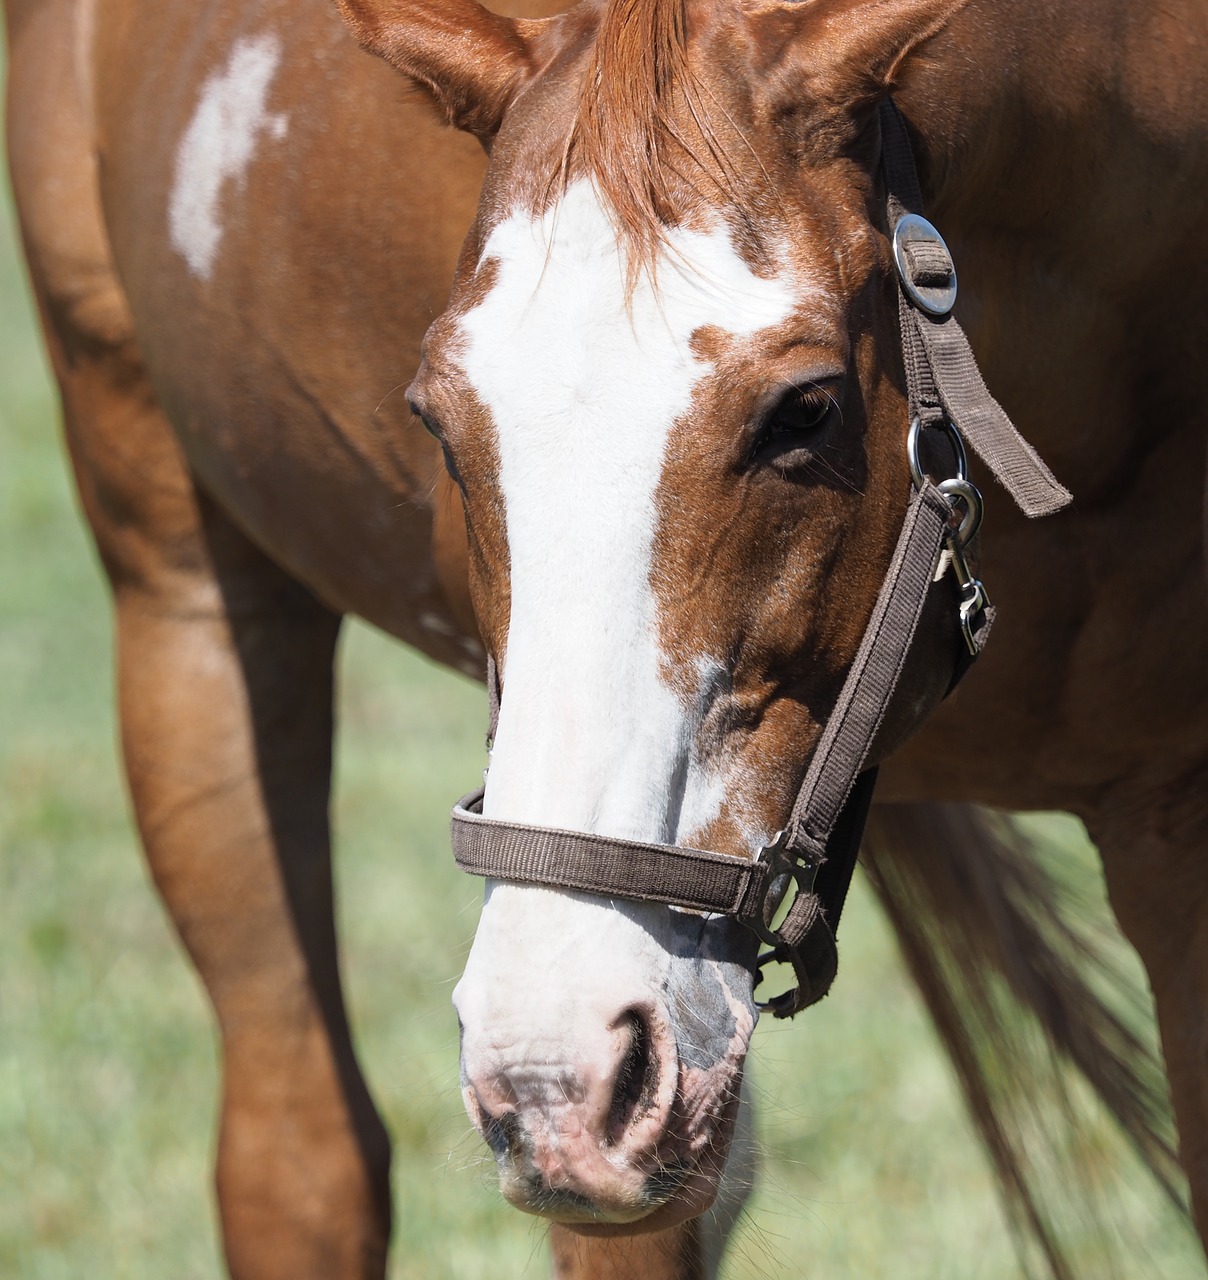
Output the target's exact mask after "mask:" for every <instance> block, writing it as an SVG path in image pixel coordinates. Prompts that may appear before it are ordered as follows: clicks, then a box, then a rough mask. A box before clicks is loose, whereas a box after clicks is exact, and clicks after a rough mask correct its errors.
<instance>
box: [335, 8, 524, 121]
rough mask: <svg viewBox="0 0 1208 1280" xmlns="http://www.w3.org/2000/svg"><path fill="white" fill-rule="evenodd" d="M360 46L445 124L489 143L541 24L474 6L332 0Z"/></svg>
mask: <svg viewBox="0 0 1208 1280" xmlns="http://www.w3.org/2000/svg"><path fill="white" fill-rule="evenodd" d="M336 3H337V4H338V5H339V8H340V12H341V13H342V14H343V15H344V20H345V22H347V23H348V25H349V27H350V28H351V29H352V33H353V35H354V36H356V38H357V41H358V43H359V44H360V45H361V47H362V48H363V49H365V50H367V51H368V52H369V53H375V54H377V55H378V57H380V58H384V59H385V60H386V61H387V62H388V63H389V64H390V65H391V66H392V67H394V68H395V69H396V70H397V71H401V72H402V73H403V75H405V76H406V77H407V78H408V79H410V80H411V81H413V82H414V84H415V85H416V87H417V88H418V89H420V90H421V91H422V92H423V93H425V94H426V95H427V96H428V97H429V98H430V99H431V100H432V102H433V103H435V105H436V107H437V108H438V109H439V110H440V111H441V113H442V114H443V115H444V116H445V118H446V119H447V120H448V121H449V123H450V124H454V125H456V126H457V128H459V129H464V130H466V132H467V133H472V134H474V135H475V136H476V137H478V138H480V139H481V140H482V141H483V142H484V143H489V142H490V140H491V139H492V138H493V137H494V136H495V134H496V133H497V132H498V130H499V126H500V123H501V122H502V120H503V116H504V112H505V111H506V110H507V109H508V106H509V104H510V103H511V101H512V99H513V98H514V97H515V96H516V94H517V93H518V92H519V91H520V89H521V88H522V87H523V85H524V83H525V81H526V80H527V79H528V78H529V76H530V75H531V74H532V70H533V60H532V54H531V49H530V44H529V40H530V37H531V36H532V35H533V34H534V33H535V31H536V30H538V29H540V28H541V27H542V26H543V25H544V24H542V23H540V22H534V21H522V20H519V19H513V18H504V17H501V16H500V15H499V14H496V13H491V12H490V10H488V9H484V8H483V7H482V5H480V4H477V3H475V0H336Z"/></svg>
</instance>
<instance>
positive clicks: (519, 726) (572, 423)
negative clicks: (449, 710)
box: [461, 180, 801, 842]
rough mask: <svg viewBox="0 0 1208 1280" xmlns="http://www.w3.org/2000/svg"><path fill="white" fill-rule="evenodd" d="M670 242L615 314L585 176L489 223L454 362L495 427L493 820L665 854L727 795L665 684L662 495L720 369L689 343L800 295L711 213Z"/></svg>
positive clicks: (774, 320) (752, 327)
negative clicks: (488, 272) (499, 655)
mask: <svg viewBox="0 0 1208 1280" xmlns="http://www.w3.org/2000/svg"><path fill="white" fill-rule="evenodd" d="M668 239H669V245H668V247H667V250H666V251H664V253H663V254H662V255H661V257H660V259H659V262H658V264H657V272H656V277H655V278H656V279H657V287H656V286H655V285H654V284H653V283H652V282H651V280H650V279H649V278H648V277H646V276H643V277H642V279H641V280H640V281H639V283H638V285H637V288H636V291H635V292H634V294H633V296H632V298H631V299H630V301H629V305H628V307H627V306H626V296H625V262H624V257H623V251H622V250H621V248H620V247H619V246H618V244H617V240H616V235H615V232H614V228H613V225H612V223H611V221H610V219H609V216H608V213H607V211H606V210H605V209H604V208H603V206H602V204H601V202H600V199H599V196H598V194H597V192H596V190H595V188H594V186H593V185H592V184H591V183H590V182H588V181H586V180H581V181H579V182H576V183H574V184H573V185H572V186H571V187H570V188H569V189H568V190H567V192H566V194H565V196H564V198H563V199H562V200H561V201H560V202H558V203H557V204H556V205H555V206H554V207H553V208H551V209H550V210H548V211H547V212H546V213H545V214H544V215H542V216H540V217H536V218H534V216H533V215H532V214H530V213H527V212H524V211H517V212H515V213H513V214H512V215H511V216H509V217H508V218H507V219H506V220H504V221H503V222H501V223H500V224H498V225H497V226H496V227H495V228H494V229H493V230H492V231H491V233H490V235H489V237H488V239H487V243H486V246H485V248H484V251H483V261H484V263H485V262H490V261H494V262H495V263H496V264H497V265H496V270H497V275H496V279H495V281H494V283H493V286H492V288H491V289H490V291H489V292H488V293H487V295H486V296H485V297H484V299H483V300H482V302H480V303H479V304H478V305H477V306H476V307H474V308H473V309H472V310H471V311H469V312H468V313H467V314H466V315H465V316H463V317H462V320H461V330H462V334H463V337H464V347H463V351H462V355H461V361H462V365H463V368H464V371H465V374H466V376H467V378H468V380H469V383H470V385H471V386H472V387H473V388H474V390H475V392H476V394H477V395H478V396H479V398H480V399H481V400H482V401H483V403H484V404H486V405H487V406H488V407H489V408H490V411H491V413H492V415H493V419H494V423H495V427H496V430H497V434H498V442H497V446H498V452H499V461H500V485H501V488H502V491H503V498H504V503H505V509H506V521H507V537H508V546H509V552H510V557H511V577H512V583H511V588H512V601H511V623H510V628H509V631H508V640H507V663H506V671H505V672H504V681H505V688H506V696H505V697H504V699H503V706H502V713H501V716H500V721H499V728H498V732H497V734H496V737H495V750H494V755H493V757H492V763H491V770H490V775H489V778H488V783H487V792H486V802H485V806H484V812H485V813H487V814H489V815H491V816H493V817H498V818H504V819H510V820H513V821H521V822H532V823H541V824H545V825H550V826H565V827H572V828H576V829H579V830H586V831H595V832H601V833H606V834H609V835H615V836H621V837H630V838H636V839H642V840H656V841H663V842H672V841H675V840H676V839H677V838H680V839H682V838H684V837H685V836H686V835H689V834H690V833H691V832H693V831H695V830H699V829H701V828H702V827H703V826H704V825H705V824H706V823H707V822H709V821H710V820H711V818H713V817H714V816H715V815H716V813H717V812H718V809H719V807H720V805H721V803H722V800H723V798H724V792H725V787H724V786H723V785H721V780H720V779H718V778H717V777H710V776H707V775H706V774H705V772H704V771H703V770H702V769H700V768H699V767H697V764H696V762H695V761H694V759H693V742H694V738H695V732H696V728H697V726H698V724H699V719H700V714H701V707H700V706H697V705H692V704H691V702H690V700H689V701H686V700H685V699H684V698H683V697H682V696H681V695H680V693H678V692H677V691H676V690H675V689H673V688H672V687H671V686H670V685H669V684H668V683H667V682H666V681H665V680H664V679H663V677H662V674H661V667H662V663H663V654H662V651H661V649H660V646H659V639H658V606H657V601H656V598H655V595H654V592H653V589H652V587H651V583H650V573H651V561H652V555H653V544H654V534H655V529H656V525H657V519H658V513H657V511H656V509H655V492H656V490H657V487H658V484H659V479H660V476H661V473H662V469H663V457H664V452H665V450H666V446H667V440H668V437H669V435H670V432H671V429H672V427H673V425H674V424H675V422H676V421H677V419H679V418H681V417H682V416H683V415H684V414H685V413H687V412H688V410H689V409H690V407H691V405H692V399H693V393H694V390H695V388H696V386H697V384H698V383H699V382H700V380H701V379H702V378H705V377H707V376H708V375H709V374H710V373H711V372H712V371H713V366H712V364H711V363H710V362H708V361H707V360H703V359H701V358H700V357H699V356H698V355H697V354H696V353H695V352H694V351H693V349H692V346H691V339H692V336H693V334H694V333H696V332H697V331H698V330H699V329H701V328H702V327H704V326H716V327H717V328H719V329H721V330H724V331H726V332H728V333H729V334H731V335H733V336H735V337H749V336H751V335H753V334H755V333H757V332H759V331H760V330H763V329H767V328H770V327H772V326H774V325H778V324H781V323H782V322H783V321H784V320H785V319H786V318H787V317H788V316H789V315H790V314H791V313H792V312H793V310H794V309H795V308H796V306H797V305H798V303H799V301H801V299H800V298H799V296H798V291H797V290H796V289H795V288H794V287H792V286H793V281H792V280H791V279H790V277H789V276H788V275H787V273H784V274H779V275H776V276H773V277H771V278H767V277H763V276H759V275H756V274H755V273H754V272H753V271H752V270H751V268H750V267H749V266H748V265H747V263H746V262H745V261H744V260H743V258H742V257H741V256H740V255H739V253H738V252H737V251H736V249H735V247H734V244H733V241H732V238H731V236H730V233H729V230H728V228H727V227H726V226H725V225H724V224H723V223H722V222H721V221H720V220H719V222H718V223H717V224H716V225H715V226H713V227H711V228H710V229H709V230H707V231H695V230H686V229H683V228H679V229H675V230H672V231H671V232H670V233H669V236H668ZM707 666H708V655H705V656H703V657H702V659H701V671H702V672H704V671H705V669H706V667H707ZM704 683H707V678H706V679H705V680H704V681H703V682H702V684H704ZM705 692H706V690H705V688H704V687H702V689H701V696H702V699H703V696H704V694H705ZM698 701H700V699H698Z"/></svg>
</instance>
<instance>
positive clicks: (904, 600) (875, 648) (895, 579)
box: [787, 484, 951, 859]
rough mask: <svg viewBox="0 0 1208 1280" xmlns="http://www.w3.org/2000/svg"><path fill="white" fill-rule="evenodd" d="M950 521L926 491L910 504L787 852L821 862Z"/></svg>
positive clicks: (813, 764) (798, 807) (810, 773)
mask: <svg viewBox="0 0 1208 1280" xmlns="http://www.w3.org/2000/svg"><path fill="white" fill-rule="evenodd" d="M950 516H951V508H950V507H949V506H948V504H947V502H945V501H944V499H943V497H942V496H941V495H940V494H939V493H938V492H937V491H936V489H935V488H934V486H932V485H930V484H928V485H926V486H925V487H924V488H922V489H919V490H916V491H915V492H914V494H913V496H912V497H911V500H910V505H909V507H907V509H906V519H905V521H904V523H903V527H902V533H901V535H900V536H899V538H898V544H897V548H896V549H895V551H894V557H893V560H892V561H891V563H890V566H889V571H888V572H887V573H886V575H885V584H884V586H883V587H882V590H881V594H880V595H879V596H878V597H877V602H876V604H875V606H874V607H873V613H872V617H871V618H870V619H869V622H868V627H867V628H866V629H865V632H864V637H863V639H862V640H861V641H860V648H859V649H858V650H857V651H856V657H855V661H854V662H853V663H852V667H851V671H850V672H849V673H848V676H847V679H846V680H845V681H844V683H843V688H842V689H841V690H840V691H839V699H838V702H837V703H836V704H835V709H834V710H833V711H832V712H831V714H830V718H829V719H828V720H827V722H826V728H825V729H824V730H823V731H822V737H821V738H820V739H819V742H818V747H817V750H816V751H815V752H814V754H813V757H812V759H811V760H810V765H809V768H808V769H807V770H806V774H805V781H804V782H802V784H801V790H800V791H799V792H798V793H797V802H796V804H794V806H793V812H792V815H791V817H790V818H789V822H788V827H787V832H788V841H787V845H788V848H789V850H790V851H791V852H792V853H793V854H794V855H795V856H798V857H801V858H815V859H817V858H822V857H824V856H825V853H826V845H827V841H828V840H829V839H830V834H831V831H832V830H833V829H834V826H835V823H836V822H837V821H838V820H839V815H840V813H842V811H843V806H844V805H845V804H846V803H847V797H848V795H849V794H850V792H851V789H852V784H853V783H854V782H855V780H856V776H857V775H858V774H859V773H860V771H861V770H862V769H863V767H864V760H865V757H866V756H867V754H868V750H869V748H870V747H871V746H872V742H873V739H874V738H875V737H876V735H877V730H878V729H879V728H880V727H881V721H882V720H883V719H884V717H885V709H886V707H888V705H889V700H890V698H891V697H892V696H893V691H894V689H896V688H897V684H898V677H899V676H900V675H901V672H902V667H903V665H904V664H905V661H906V654H907V653H908V652H909V649H910V645H911V642H912V641H913V640H914V633H915V630H916V628H917V627H918V622H919V617H920V615H921V614H922V612H923V605H924V603H925V602H926V600H927V595H928V592H929V590H930V587H931V584H932V582H934V581H935V571H936V568H937V567H938V565H939V558H940V551H941V550H942V548H943V544H944V534H945V532H946V530H947V528H948V521H949V518H950Z"/></svg>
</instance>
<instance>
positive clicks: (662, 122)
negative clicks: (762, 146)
mask: <svg viewBox="0 0 1208 1280" xmlns="http://www.w3.org/2000/svg"><path fill="white" fill-rule="evenodd" d="M706 98H708V99H709V100H710V102H711V103H712V105H713V107H714V109H715V110H716V108H717V104H716V102H715V100H713V99H712V95H710V94H709V93H708V91H707V90H705V89H703V88H702V86H701V84H700V82H699V81H698V80H697V78H696V76H695V74H694V72H693V69H692V67H691V64H690V60H689V42H688V21H687V2H686V0H606V3H605V6H604V10H603V13H602V16H601V19H600V25H599V28H598V31H597V34H596V41H595V45H594V47H593V48H592V51H591V54H590V56H589V60H588V65H587V70H586V73H585V75H584V79H583V85H582V88H581V90H580V94H579V102H578V105H577V109H576V114H575V118H574V121H573V123H572V125H571V129H570V133H569V135H568V137H567V142H566V148H565V152H564V155H563V160H562V166H561V171H560V175H559V176H560V178H561V180H562V182H563V183H565V182H567V181H569V179H570V178H571V177H572V176H575V175H583V176H586V177H589V178H590V179H591V180H592V181H593V183H594V184H595V186H596V189H597V190H598V191H599V193H600V196H601V198H602V199H603V200H604V203H605V205H606V206H607V207H608V208H609V210H610V212H611V214H612V217H613V220H614V222H615V224H616V228H617V233H618V236H619V237H620V239H621V240H622V241H623V242H624V243H625V245H626V247H627V248H628V250H629V257H630V267H631V271H640V270H641V269H642V268H643V267H649V266H651V265H652V263H653V260H654V256H655V251H656V249H657V248H658V246H659V244H660V243H661V242H662V241H663V239H664V237H665V234H666V231H667V228H668V227H669V226H673V225H675V224H676V222H677V221H678V220H679V217H678V215H679V214H680V213H681V212H682V206H683V193H684V191H685V189H686V190H687V191H688V192H690V193H695V194H697V195H701V196H704V195H705V194H706V192H708V195H709V196H710V197H711V198H712V199H713V200H717V199H719V198H720V199H722V200H724V201H725V203H727V204H728V205H730V206H731V207H732V208H733V209H735V210H736V211H737V212H738V213H739V215H740V216H743V217H745V216H746V211H745V210H744V207H743V205H744V201H743V198H742V196H741V192H742V189H743V188H742V184H741V183H739V182H738V181H737V180H736V171H735V168H734V165H733V162H732V161H731V160H730V159H729V157H728V156H727V154H726V150H725V147H724V145H723V144H722V142H721V141H720V140H719V138H718V136H717V133H716V131H715V130H714V127H713V125H712V123H711V120H710V116H711V114H712V113H711V112H710V111H709V110H707V109H706V105H705V99H706ZM677 196H678V199H677Z"/></svg>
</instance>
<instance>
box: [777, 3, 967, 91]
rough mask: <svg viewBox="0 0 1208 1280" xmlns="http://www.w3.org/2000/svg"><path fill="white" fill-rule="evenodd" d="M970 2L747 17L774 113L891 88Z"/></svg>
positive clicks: (809, 9)
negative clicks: (753, 29)
mask: <svg viewBox="0 0 1208 1280" xmlns="http://www.w3.org/2000/svg"><path fill="white" fill-rule="evenodd" d="M967 3H968V0H791V2H790V3H775V4H772V5H769V6H767V7H764V8H761V9H759V10H757V11H756V12H755V13H754V14H753V15H752V21H753V22H754V24H755V26H756V29H757V33H758V36H759V44H760V45H761V46H762V48H763V49H764V50H765V52H766V54H767V56H768V63H767V65H766V66H765V67H764V68H763V76H764V83H765V85H766V92H767V94H768V96H769V98H770V100H771V103H772V106H773V110H775V109H777V107H779V108H781V109H782V110H785V111H788V110H789V109H791V104H793V103H800V104H802V105H803V106H806V105H807V104H809V105H814V106H817V105H821V106H823V107H827V106H833V107H835V108H837V109H846V108H850V107H851V106H853V105H854V106H858V105H860V104H861V103H863V102H865V101H868V100H871V99H874V98H877V97H879V96H880V95H881V94H883V93H884V92H885V91H886V90H887V89H891V88H892V87H893V85H894V82H895V79H896V77H897V74H898V71H899V69H900V67H901V66H902V64H903V62H905V60H906V59H907V58H908V57H909V55H910V54H911V53H913V52H914V50H916V49H917V48H918V47H919V46H920V45H921V44H923V43H925V42H926V41H927V40H930V39H931V38H932V37H933V36H935V35H937V34H938V33H939V32H940V31H941V30H942V29H943V28H944V26H945V25H946V24H947V22H948V20H949V19H950V18H951V17H952V16H953V15H954V14H956V13H957V12H959V11H960V10H961V9H963V8H964V7H965V5H966V4H967Z"/></svg>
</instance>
